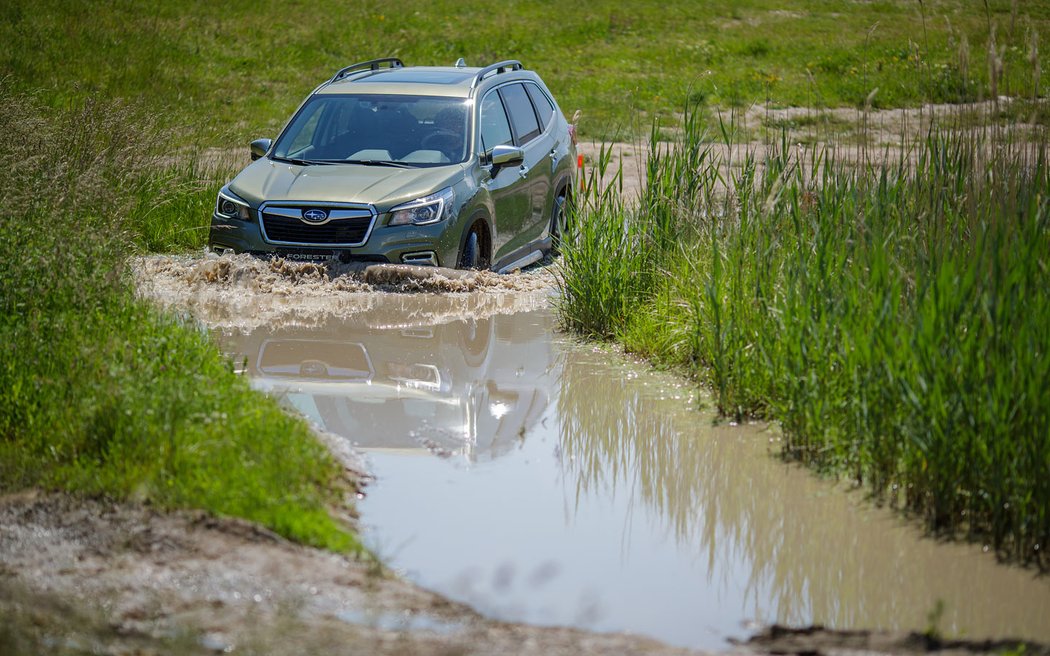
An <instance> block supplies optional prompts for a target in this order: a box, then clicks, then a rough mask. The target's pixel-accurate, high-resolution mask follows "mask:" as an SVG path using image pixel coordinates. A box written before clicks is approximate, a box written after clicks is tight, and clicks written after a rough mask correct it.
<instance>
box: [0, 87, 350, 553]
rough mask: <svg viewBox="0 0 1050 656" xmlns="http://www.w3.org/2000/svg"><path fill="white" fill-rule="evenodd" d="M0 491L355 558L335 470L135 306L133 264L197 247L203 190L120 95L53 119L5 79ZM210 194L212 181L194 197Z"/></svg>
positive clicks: (192, 337)
mask: <svg viewBox="0 0 1050 656" xmlns="http://www.w3.org/2000/svg"><path fill="white" fill-rule="evenodd" d="M0 127H2V128H3V131H4V134H5V135H6V138H5V139H4V141H3V143H2V144H0V157H2V158H3V159H4V161H7V162H18V163H19V164H18V166H13V167H11V168H10V169H9V171H10V173H9V175H10V177H9V178H8V180H7V182H6V184H5V185H4V186H3V187H2V189H0V206H2V207H3V208H4V214H3V216H2V222H3V228H4V239H3V240H0V389H2V390H4V402H3V404H2V408H0V490H3V491H11V490H18V489H22V488H27V487H38V488H44V489H54V490H68V491H72V492H74V493H78V494H85V495H92V496H100V495H101V496H105V497H110V498H117V499H132V500H138V501H143V502H148V503H150V504H153V505H155V506H157V507H160V508H176V507H196V508H203V509H205V510H209V511H211V512H214V513H216V514H219V515H234V516H239V517H244V518H247V519H250V520H254V521H257V522H260V523H261V524H264V525H266V526H268V527H270V528H272V529H274V530H275V531H277V532H279V533H280V534H282V535H285V536H287V537H290V538H294V539H297V540H300V541H302V542H305V543H307V544H313V545H317V546H321V547H327V548H330V549H335V550H340V551H345V550H352V549H357V548H358V544H357V541H356V537H355V536H353V535H352V534H351V533H350V532H349V531H348V530H347V528H346V527H345V526H343V525H342V524H341V523H339V522H337V521H336V520H334V519H333V517H332V516H331V515H330V514H329V509H330V508H333V507H335V506H336V505H341V504H342V503H343V502H344V499H343V498H344V496H345V494H346V492H348V485H347V484H346V483H345V482H344V480H343V478H342V472H341V469H340V467H339V466H338V465H337V464H336V463H335V462H333V460H332V459H331V457H330V456H329V455H328V454H327V452H326V451H325V449H324V448H323V446H321V444H320V443H319V442H317V441H316V440H315V439H314V438H313V436H312V435H311V434H310V431H309V429H308V428H307V427H306V425H305V424H304V423H303V422H302V421H300V420H298V419H294V418H292V417H290V416H289V415H287V414H285V413H284V412H282V411H281V409H280V408H279V407H278V405H277V403H276V402H275V401H274V400H272V399H269V398H268V397H265V396H264V395H262V394H260V393H257V392H255V391H253V390H251V389H250V387H249V385H248V382H247V381H246V380H245V379H244V378H243V377H240V376H238V375H236V374H234V373H233V371H232V367H231V365H230V363H229V362H227V361H226V360H225V359H224V358H223V357H222V356H221V355H220V353H219V352H218V350H217V349H216V348H215V346H214V345H213V344H212V343H211V342H210V341H209V339H208V338H207V336H206V335H205V334H204V333H203V332H201V331H200V330H198V329H197V328H196V327H195V326H194V325H193V324H192V323H188V322H186V321H184V320H182V319H179V318H178V317H175V316H172V315H168V314H164V313H161V312H160V311H159V310H156V309H154V308H153V307H152V306H150V305H149V304H148V303H146V302H144V301H142V300H140V299H138V298H137V297H136V295H135V290H134V285H133V283H132V281H131V279H130V275H129V273H128V270H127V266H126V261H125V258H126V255H127V254H128V253H129V252H136V251H138V250H141V249H144V248H158V247H160V248H171V247H179V246H190V245H197V244H200V243H201V239H202V236H201V235H200V234H199V233H195V232H186V231H184V230H182V229H180V228H178V227H177V226H180V225H182V224H183V222H184V216H183V214H184V213H185V212H186V211H189V210H192V211H199V210H200V209H201V206H202V205H203V204H204V203H205V199H207V200H206V202H207V204H208V205H210V203H211V202H212V194H213V193H214V186H213V185H211V184H210V183H208V181H207V180H203V181H202V179H201V178H200V177H199V176H198V175H196V173H197V172H199V169H197V168H196V167H195V165H194V166H191V165H184V164H179V165H174V166H173V165H170V164H166V163H165V162H166V161H168V160H167V159H166V153H165V152H164V150H165V147H166V146H165V144H166V142H167V138H168V136H167V135H166V134H165V133H163V131H161V129H160V128H158V127H156V126H155V125H151V124H150V122H149V121H147V120H145V119H144V118H143V117H142V115H141V114H139V110H137V109H135V108H133V107H128V106H126V105H125V104H123V103H115V102H111V103H106V102H98V103H89V104H86V105H84V106H82V107H80V108H78V109H75V110H64V111H62V110H52V109H48V108H47V107H45V106H43V105H42V103H40V102H39V101H38V100H37V99H35V98H32V97H27V96H24V95H21V94H19V93H16V92H14V91H12V90H11V89H10V88H9V87H0ZM205 187H207V188H205Z"/></svg>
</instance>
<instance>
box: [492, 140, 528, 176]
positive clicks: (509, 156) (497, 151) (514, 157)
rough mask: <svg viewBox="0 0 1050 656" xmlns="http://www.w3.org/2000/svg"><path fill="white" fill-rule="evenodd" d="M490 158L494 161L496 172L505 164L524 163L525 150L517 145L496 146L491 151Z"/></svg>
mask: <svg viewBox="0 0 1050 656" xmlns="http://www.w3.org/2000/svg"><path fill="white" fill-rule="evenodd" d="M488 160H489V161H490V162H492V169H493V172H495V171H496V170H498V169H500V168H502V167H504V166H514V165H515V164H522V163H523V162H524V161H525V151H523V150H522V149H521V148H517V147H515V146H496V147H495V148H493V149H492V151H491V152H490V153H489V156H488Z"/></svg>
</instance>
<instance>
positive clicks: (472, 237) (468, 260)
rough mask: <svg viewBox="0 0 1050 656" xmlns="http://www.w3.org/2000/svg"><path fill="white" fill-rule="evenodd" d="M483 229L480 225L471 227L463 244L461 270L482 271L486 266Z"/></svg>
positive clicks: (460, 260) (460, 261)
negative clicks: (483, 252)
mask: <svg viewBox="0 0 1050 656" xmlns="http://www.w3.org/2000/svg"><path fill="white" fill-rule="evenodd" d="M484 236H485V235H484V232H483V228H482V227H481V224H480V223H475V224H474V225H472V226H470V232H468V233H467V238H466V239H465V240H464V242H463V251H462V252H461V253H460V254H459V266H458V267H457V268H459V269H480V268H482V267H483V266H484V256H483V255H482V247H483V244H482V239H484Z"/></svg>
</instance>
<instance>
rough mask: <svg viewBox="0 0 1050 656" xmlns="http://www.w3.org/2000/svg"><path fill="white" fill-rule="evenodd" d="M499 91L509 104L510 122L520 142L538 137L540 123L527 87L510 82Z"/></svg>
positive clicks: (504, 100) (526, 141)
mask: <svg viewBox="0 0 1050 656" xmlns="http://www.w3.org/2000/svg"><path fill="white" fill-rule="evenodd" d="M499 93H500V95H501V96H503V102H504V103H505V104H506V105H507V112H508V113H509V114H510V124H511V126H512V127H513V128H514V134H516V135H517V136H518V144H525V143H528V142H529V141H532V140H533V139H534V138H536V136H538V135H539V133H540V124H539V121H537V120H536V112H535V111H534V110H533V109H532V102H531V101H530V100H529V96H528V94H527V93H525V87H523V86H522V85H520V84H508V85H507V86H505V87H500V90H499Z"/></svg>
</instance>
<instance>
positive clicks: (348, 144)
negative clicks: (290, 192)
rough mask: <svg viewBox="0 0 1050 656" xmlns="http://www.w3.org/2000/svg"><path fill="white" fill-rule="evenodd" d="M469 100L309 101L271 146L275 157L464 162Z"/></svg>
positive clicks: (402, 163) (327, 96) (397, 163)
mask: <svg viewBox="0 0 1050 656" xmlns="http://www.w3.org/2000/svg"><path fill="white" fill-rule="evenodd" d="M469 117H470V112H469V111H468V105H467V101H465V100H463V99H462V98H441V97H431V96H400V95H396V96H395V95H382V96H380V95H366V94H361V95H333V94H321V95H316V96H314V97H312V98H310V100H309V101H307V103H306V104H305V105H304V106H303V108H302V109H301V110H300V111H299V113H298V114H297V115H296V116H295V118H294V119H293V121H292V123H291V124H290V125H289V126H288V129H287V130H285V131H284V133H283V134H282V135H281V136H280V138H279V139H278V140H277V144H276V145H275V146H274V150H273V157H274V159H283V160H288V161H294V162H296V163H300V164H312V163H326V164H328V163H361V164H373V165H376V164H378V165H383V164H389V165H392V166H442V165H444V164H452V163H459V162H463V161H466V159H467V138H466V137H467V134H468V130H467V127H468V126H467V123H468V120H469Z"/></svg>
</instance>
